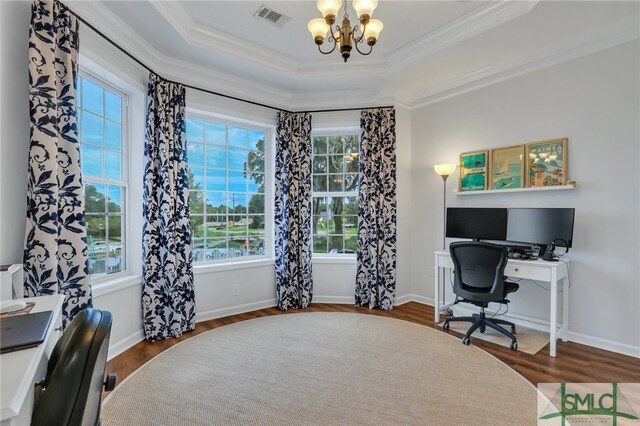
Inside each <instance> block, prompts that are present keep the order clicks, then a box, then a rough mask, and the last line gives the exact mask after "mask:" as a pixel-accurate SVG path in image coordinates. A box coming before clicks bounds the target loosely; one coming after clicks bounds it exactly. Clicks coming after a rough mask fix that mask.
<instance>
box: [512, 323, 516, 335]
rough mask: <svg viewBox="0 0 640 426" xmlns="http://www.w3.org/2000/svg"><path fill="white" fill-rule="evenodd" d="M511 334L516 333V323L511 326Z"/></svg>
mask: <svg viewBox="0 0 640 426" xmlns="http://www.w3.org/2000/svg"><path fill="white" fill-rule="evenodd" d="M511 334H516V326H515V325H512V326H511Z"/></svg>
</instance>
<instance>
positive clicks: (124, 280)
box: [91, 275, 142, 297]
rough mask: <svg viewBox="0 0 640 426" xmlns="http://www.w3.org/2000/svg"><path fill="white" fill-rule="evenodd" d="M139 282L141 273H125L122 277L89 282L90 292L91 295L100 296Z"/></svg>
mask: <svg viewBox="0 0 640 426" xmlns="http://www.w3.org/2000/svg"><path fill="white" fill-rule="evenodd" d="M141 284H142V275H125V276H124V277H119V278H114V279H111V280H104V281H103V280H101V281H99V282H97V283H95V284H91V292H92V294H93V297H100V296H104V295H106V294H110V293H114V292H116V291H120V290H124V289H125V288H129V287H133V286H137V285H141Z"/></svg>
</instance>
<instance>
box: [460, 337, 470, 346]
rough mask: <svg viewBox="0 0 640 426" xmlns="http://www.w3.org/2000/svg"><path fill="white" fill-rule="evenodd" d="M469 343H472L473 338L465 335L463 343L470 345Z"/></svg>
mask: <svg viewBox="0 0 640 426" xmlns="http://www.w3.org/2000/svg"><path fill="white" fill-rule="evenodd" d="M469 343H471V339H469V338H468V337H463V338H462V344H463V345H467V346H468V345H469Z"/></svg>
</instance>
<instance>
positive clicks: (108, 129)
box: [104, 121, 122, 151]
mask: <svg viewBox="0 0 640 426" xmlns="http://www.w3.org/2000/svg"><path fill="white" fill-rule="evenodd" d="M104 145H105V146H106V147H107V148H109V149H113V150H116V151H121V150H122V127H120V125H119V124H115V123H113V122H111V121H105V123H104Z"/></svg>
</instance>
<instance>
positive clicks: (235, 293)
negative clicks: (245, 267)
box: [231, 284, 240, 296]
mask: <svg viewBox="0 0 640 426" xmlns="http://www.w3.org/2000/svg"><path fill="white" fill-rule="evenodd" d="M231 295H232V296H239V295H240V285H239V284H234V285H233V286H232V287H231Z"/></svg>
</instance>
